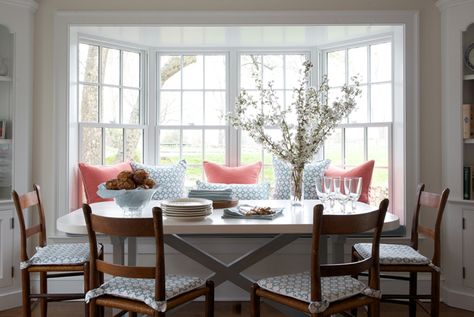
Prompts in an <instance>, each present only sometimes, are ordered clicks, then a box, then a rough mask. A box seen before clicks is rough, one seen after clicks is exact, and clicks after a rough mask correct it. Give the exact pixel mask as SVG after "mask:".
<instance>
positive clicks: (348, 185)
mask: <svg viewBox="0 0 474 317" xmlns="http://www.w3.org/2000/svg"><path fill="white" fill-rule="evenodd" d="M344 190H345V192H346V194H347V195H348V196H349V200H350V201H351V202H352V204H351V205H352V211H354V210H355V209H356V201H358V200H359V197H360V194H361V192H362V177H347V178H346V179H345V180H344Z"/></svg>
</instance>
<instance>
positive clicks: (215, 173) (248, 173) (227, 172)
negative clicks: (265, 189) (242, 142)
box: [204, 161, 263, 184]
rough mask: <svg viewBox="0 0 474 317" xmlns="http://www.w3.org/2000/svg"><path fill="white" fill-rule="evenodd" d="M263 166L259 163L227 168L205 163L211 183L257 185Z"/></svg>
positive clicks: (208, 179)
mask: <svg viewBox="0 0 474 317" xmlns="http://www.w3.org/2000/svg"><path fill="white" fill-rule="evenodd" d="M262 165H263V164H262V162H257V163H254V164H249V165H244V166H239V167H227V166H222V165H219V164H216V163H212V162H208V161H204V172H205V173H206V177H207V181H208V182H209V183H221V184H256V183H258V175H259V174H260V171H261V170H262Z"/></svg>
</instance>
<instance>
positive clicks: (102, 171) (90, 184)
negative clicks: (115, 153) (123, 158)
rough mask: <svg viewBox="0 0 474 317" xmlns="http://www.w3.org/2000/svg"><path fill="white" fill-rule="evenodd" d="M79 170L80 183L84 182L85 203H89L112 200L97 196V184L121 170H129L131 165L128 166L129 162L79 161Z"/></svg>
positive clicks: (113, 176) (114, 176)
mask: <svg viewBox="0 0 474 317" xmlns="http://www.w3.org/2000/svg"><path fill="white" fill-rule="evenodd" d="M79 170H80V171H81V177H82V184H84V192H85V193H86V199H87V203H89V204H91V203H97V202H100V201H109V200H112V199H104V198H101V197H99V196H97V186H99V184H101V183H104V182H106V181H108V180H110V179H114V178H116V177H117V175H118V173H120V172H121V171H131V170H132V167H131V166H130V162H123V163H118V164H116V165H112V166H102V165H91V164H87V163H79Z"/></svg>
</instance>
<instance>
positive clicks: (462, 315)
mask: <svg viewBox="0 0 474 317" xmlns="http://www.w3.org/2000/svg"><path fill="white" fill-rule="evenodd" d="M48 310H49V312H48V317H63V316H67V317H82V316H84V313H83V305H82V303H79V302H67V303H66V302H62V303H50V304H49V305H48ZM166 315H167V316H170V317H201V316H203V303H200V302H194V303H191V304H188V305H185V306H182V307H181V308H179V309H175V310H173V311H170V312H169V313H167V314H166ZM249 315H250V313H249V305H248V302H242V303H240V302H216V305H215V317H238V316H249ZM19 316H21V308H14V309H10V310H6V311H2V312H0V317H19ZM33 316H34V317H39V316H40V314H39V309H38V307H37V308H36V309H35V310H34V311H33ZM110 316H111V312H110V311H106V317H110ZM284 316H285V315H283V314H282V313H280V312H279V311H277V310H275V309H274V308H272V307H270V306H268V305H265V304H264V303H263V304H262V314H261V317H284ZM358 316H365V314H364V313H362V314H359V315H358ZM381 316H383V317H403V316H408V310H407V307H406V306H400V305H394V304H385V303H384V304H382V312H381ZM417 316H420V317H426V316H428V315H427V314H426V313H424V312H423V311H422V310H421V309H419V313H418V314H417ZM440 316H441V317H474V312H469V311H465V310H461V309H456V308H452V307H448V306H446V305H441V314H440Z"/></svg>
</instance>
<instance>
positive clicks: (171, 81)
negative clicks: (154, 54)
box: [160, 56, 181, 89]
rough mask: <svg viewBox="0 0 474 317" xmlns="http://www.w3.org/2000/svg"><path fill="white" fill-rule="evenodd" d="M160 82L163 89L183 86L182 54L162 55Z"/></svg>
mask: <svg viewBox="0 0 474 317" xmlns="http://www.w3.org/2000/svg"><path fill="white" fill-rule="evenodd" d="M160 84H161V88H162V89H180V88H181V57H180V56H160Z"/></svg>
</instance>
